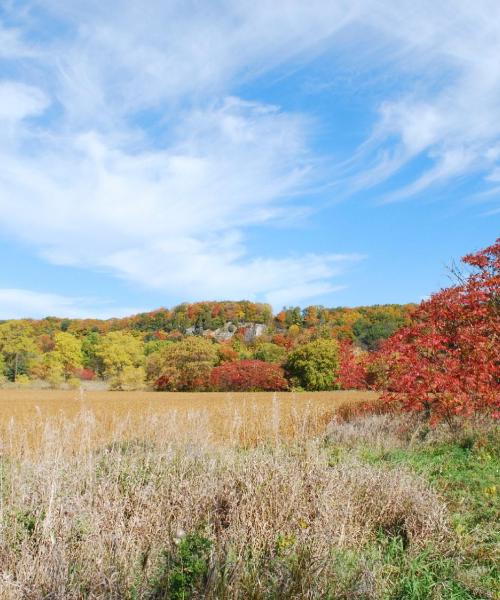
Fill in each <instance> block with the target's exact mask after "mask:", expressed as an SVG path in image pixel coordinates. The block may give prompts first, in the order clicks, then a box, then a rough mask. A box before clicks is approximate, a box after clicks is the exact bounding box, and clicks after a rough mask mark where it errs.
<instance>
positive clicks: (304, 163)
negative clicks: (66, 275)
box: [0, 0, 500, 304]
mask: <svg viewBox="0 0 500 600" xmlns="http://www.w3.org/2000/svg"><path fill="white" fill-rule="evenodd" d="M30 4H31V3H30V2H27V6H28V7H29V6H30ZM37 7H38V9H39V10H37V11H30V10H29V9H27V10H26V11H25V19H26V27H25V29H24V30H23V28H22V27H21V26H18V28H17V29H16V30H13V29H9V28H7V27H3V28H0V41H2V40H4V41H5V45H4V51H3V54H2V58H3V60H8V59H12V58H15V59H16V60H17V63H16V64H17V65H19V64H22V65H23V68H22V69H18V73H19V79H23V81H17V82H12V81H9V82H4V83H3V84H1V87H0V119H3V120H4V121H9V123H10V127H11V131H10V133H9V135H6V134H4V135H2V136H0V161H1V162H0V164H1V167H0V227H2V229H3V230H5V231H8V232H9V233H10V234H11V235H15V236H17V237H18V238H21V239H22V240H23V241H25V242H27V243H29V244H32V245H34V246H35V247H36V248H37V249H38V251H39V253H40V254H41V255H42V256H44V257H45V258H46V259H47V260H49V261H51V262H53V263H56V264H66V265H79V266H85V267H89V268H94V269H102V270H107V271H110V272H111V273H113V274H115V275H117V276H119V277H124V278H127V279H129V280H131V281H134V282H137V283H138V284H140V285H148V286H151V287H154V288H156V289H162V290H165V291H166V292H170V293H175V294H176V295H177V296H178V295H183V296H185V297H186V298H189V299H191V298H201V297H244V296H247V297H259V298H265V299H268V300H270V301H271V302H273V303H275V304H276V303H283V302H296V301H298V300H299V299H303V298H309V297H313V296H315V295H320V294H325V293H328V292H331V291H332V290H334V289H336V288H337V286H336V285H335V284H334V283H332V278H334V277H335V276H337V275H339V274H341V273H342V272H343V270H344V269H345V268H346V267H347V266H348V265H349V263H350V262H351V261H352V260H353V259H359V257H353V256H335V255H333V256H332V255H330V254H325V255H317V254H307V253H306V254H304V255H302V256H296V255H291V254H290V253H289V252H288V250H287V249H286V248H283V251H282V252H281V253H280V255H279V256H274V255H273V256H259V255H258V253H257V255H256V253H255V252H253V253H250V252H249V251H248V249H247V248H248V245H249V244H248V241H247V239H248V236H249V233H248V231H249V228H250V227H252V226H255V225H272V224H275V223H277V222H279V221H280V220H284V219H285V218H287V217H288V216H289V215H290V214H293V213H299V212H300V210H301V207H300V206H299V204H300V202H297V201H295V199H296V198H297V197H300V196H303V195H306V194H307V192H309V191H310V190H311V189H313V187H314V186H315V184H317V183H324V182H325V181H326V180H327V179H328V175H327V173H325V171H324V166H320V165H322V164H323V163H321V162H320V161H318V160H317V159H316V158H315V156H314V155H313V154H312V152H311V151H310V137H311V135H313V133H314V128H315V124H314V123H312V122H311V121H310V120H308V119H307V118H306V116H305V115H298V114H291V113H287V112H284V111H282V110H280V109H279V108H277V107H274V106H269V105H267V104H264V103H259V102H248V101H244V100H243V99H241V98H235V97H233V96H232V94H234V90H235V89H237V88H238V85H239V84H241V83H244V82H248V81H251V80H252V79H254V78H256V77H257V76H259V75H260V74H262V73H264V72H266V71H271V70H272V69H275V68H276V67H278V66H281V67H284V68H289V69H291V68H293V67H296V66H297V65H300V64H303V63H305V62H307V61H310V60H311V59H313V58H314V57H316V56H318V55H319V54H321V53H323V52H325V51H331V50H332V49H335V50H336V51H337V52H338V53H339V55H340V53H341V56H342V60H344V61H350V64H351V68H352V70H353V72H354V74H355V75H356V76H358V77H362V74H363V73H364V72H368V71H369V70H370V69H371V68H372V67H373V66H374V65H377V66H380V65H385V66H386V68H387V71H388V72H390V73H391V74H392V76H393V77H394V78H395V79H397V78H399V77H402V78H405V80H406V81H408V82H410V83H409V84H408V86H407V90H406V92H405V93H404V94H402V95H401V94H399V95H395V94H394V92H392V93H390V94H389V92H388V97H386V98H385V99H384V100H383V101H382V102H381V103H380V106H379V120H378V122H377V124H376V125H375V127H374V130H373V135H372V136H371V137H370V139H369V140H367V142H366V143H365V144H364V145H363V146H362V147H361V148H360V149H359V152H358V153H357V154H356V155H355V157H354V158H353V159H352V160H351V161H350V162H349V163H348V165H347V168H348V175H349V176H348V177H347V179H344V180H343V182H344V184H345V185H346V186H347V187H346V191H345V195H349V194H352V193H353V192H354V191H356V190H358V189H360V188H363V187H366V186H370V185H375V184H377V183H380V182H382V181H386V180H387V179H390V178H391V176H393V175H394V174H395V173H397V172H398V171H399V170H400V169H401V168H402V167H404V166H405V165H407V164H408V163H409V162H411V161H413V160H414V159H415V158H417V157H420V156H424V157H425V158H426V159H427V161H428V163H429V164H430V165H431V166H430V167H425V168H424V169H423V171H422V173H421V175H420V176H418V177H417V178H416V179H415V180H414V181H411V182H410V183H409V184H406V185H404V186H402V187H400V188H398V189H397V190H396V191H395V192H394V193H393V194H392V195H390V196H388V197H387V198H386V199H388V200H395V199H399V198H401V197H404V196H409V195H415V194H417V193H421V192H423V191H425V190H427V189H428V188H429V187H430V186H433V185H436V184H439V183H442V182H446V181H448V180H449V179H450V178H455V177H458V176H462V175H464V174H468V173H472V172H476V171H478V172H482V173H483V174H484V175H488V174H489V175H490V179H491V180H494V179H495V178H496V173H497V171H498V169H499V168H500V166H499V164H498V163H499V159H500V153H499V152H498V148H499V138H500V103H499V101H498V98H499V97H500V62H499V61H498V56H499V55H500V7H499V5H498V3H497V2H493V1H491V2H490V1H488V0H483V1H482V2H476V3H474V4H471V3H470V2H465V1H458V2H456V1H455V2H451V1H444V2H439V3H436V2H430V1H427V0H425V1H422V2H419V3H417V4H415V2H410V1H409V0H404V1H402V2H398V3H397V4H395V3H392V2H375V1H374V0H356V1H354V2H353V1H347V0H342V1H340V0H339V1H337V2H324V0H310V1H308V2H303V1H302V0H287V1H286V2H278V3H273V2H267V1H264V0H262V1H257V2H253V3H248V2H246V1H245V0H220V1H218V2H213V3H200V2H194V1H193V2H190V1H188V2H180V1H166V2H165V1H163V0H162V1H160V0H152V1H151V2H148V3H146V4H144V3H139V2H137V1H135V0H122V1H120V2H113V3H111V2H102V1H101V0H99V1H97V0H91V1H89V0H86V1H83V0H81V1H80V0H75V1H72V2H67V1H63V0H42V1H41V2H38V3H37ZM42 11H45V13H46V15H49V17H46V18H50V17H55V18H56V19H57V28H58V29H57V33H56V34H54V35H53V36H51V37H50V41H47V39H46V40H45V41H41V38H40V36H37V37H36V38H34V39H37V40H38V41H34V39H32V38H31V37H30V35H29V31H33V30H34V31H41V30H43V25H44V22H45V21H44V20H43V19H42V20H37V19H39V18H40V17H39V16H38V15H40V14H42ZM18 20H19V21H22V17H18ZM27 40H30V41H27ZM363 47H367V48H369V50H370V52H362V51H361V49H362V48H363ZM410 85H411V87H410ZM388 89H389V88H388ZM49 105H50V108H51V109H52V111H46V112H47V113H50V114H44V110H46V109H47V108H48V107H49ZM27 117H37V119H36V126H35V125H32V126H30V124H29V123H30V119H28V118H27ZM148 119H151V120H152V121H153V122H154V123H155V126H154V127H153V128H152V129H150V128H149V127H148V126H147V125H145V123H146V122H147V120H148ZM12 128H13V129H12ZM344 166H345V165H344ZM333 170H334V169H333ZM290 200H292V201H290ZM269 235H272V230H270V234H269Z"/></svg>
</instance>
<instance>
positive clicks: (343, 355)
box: [339, 339, 368, 390]
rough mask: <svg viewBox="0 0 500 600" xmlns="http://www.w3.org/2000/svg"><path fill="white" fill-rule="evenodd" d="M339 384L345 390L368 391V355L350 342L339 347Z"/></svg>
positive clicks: (344, 341)
mask: <svg viewBox="0 0 500 600" xmlns="http://www.w3.org/2000/svg"><path fill="white" fill-rule="evenodd" d="M339 360H340V367H339V384H340V387H341V388H342V389H344V390H362V389H367V387H368V384H367V354H366V353H365V352H363V351H361V350H360V349H359V348H357V347H356V346H354V344H353V343H352V342H351V341H350V340H347V339H346V340H342V341H341V342H340V345H339Z"/></svg>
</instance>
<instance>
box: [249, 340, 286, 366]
mask: <svg viewBox="0 0 500 600" xmlns="http://www.w3.org/2000/svg"><path fill="white" fill-rule="evenodd" d="M285 357H286V350H285V348H283V346H278V345H277V344H273V343H272V342H263V343H262V344H259V345H258V346H257V348H256V349H255V352H254V358H256V359H257V360H263V361H265V362H268V363H282V362H283V361H284V360H285Z"/></svg>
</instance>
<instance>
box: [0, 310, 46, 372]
mask: <svg viewBox="0 0 500 600" xmlns="http://www.w3.org/2000/svg"><path fill="white" fill-rule="evenodd" d="M36 351H37V349H36V345H35V342H34V340H33V328H32V326H31V324H30V323H28V322H27V321H7V322H6V323H2V324H1V325H0V352H1V353H2V356H3V358H4V360H5V363H6V369H7V371H8V374H9V377H10V378H11V379H12V381H16V378H17V375H18V373H19V371H20V370H21V369H22V368H24V365H25V363H26V360H27V358H28V356H29V355H30V354H35V353H36Z"/></svg>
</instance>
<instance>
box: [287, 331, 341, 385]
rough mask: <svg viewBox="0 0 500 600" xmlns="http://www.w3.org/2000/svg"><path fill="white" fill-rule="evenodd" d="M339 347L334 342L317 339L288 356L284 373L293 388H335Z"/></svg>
mask: <svg viewBox="0 0 500 600" xmlns="http://www.w3.org/2000/svg"><path fill="white" fill-rule="evenodd" d="M338 369H339V347H338V343H337V342H336V341H335V340H332V339H330V340H327V339H318V340H314V341H312V342H309V343H308V344H305V345H304V346H302V347H300V348H297V349H296V350H294V351H293V352H291V353H290V355H289V356H288V360H287V363H286V373H287V375H288V377H289V379H290V381H291V383H292V385H294V386H298V387H302V388H304V389H306V390H315V391H316V390H317V391H320V390H332V389H335V388H336V387H337V378H338Z"/></svg>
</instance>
